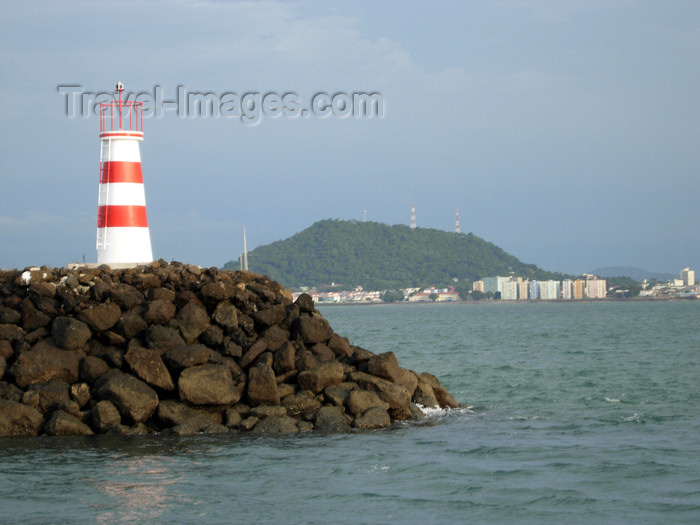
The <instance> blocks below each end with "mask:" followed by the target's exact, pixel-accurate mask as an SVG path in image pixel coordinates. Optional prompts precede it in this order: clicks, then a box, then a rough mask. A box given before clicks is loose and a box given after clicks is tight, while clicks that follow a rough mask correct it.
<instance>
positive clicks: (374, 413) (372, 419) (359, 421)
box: [352, 407, 391, 429]
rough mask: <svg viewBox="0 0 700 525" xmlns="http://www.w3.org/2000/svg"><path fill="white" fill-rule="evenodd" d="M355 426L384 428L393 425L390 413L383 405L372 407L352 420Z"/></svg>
mask: <svg viewBox="0 0 700 525" xmlns="http://www.w3.org/2000/svg"><path fill="white" fill-rule="evenodd" d="M352 424H353V426H354V427H355V428H365V429H368V428H384V427H388V426H390V425H391V417H389V413H388V412H387V411H386V410H385V409H383V408H381V407H372V408H370V409H368V410H367V412H365V413H364V414H362V415H360V416H357V417H356V418H355V419H354V421H353V422H352Z"/></svg>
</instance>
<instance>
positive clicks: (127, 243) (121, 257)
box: [97, 228, 153, 265]
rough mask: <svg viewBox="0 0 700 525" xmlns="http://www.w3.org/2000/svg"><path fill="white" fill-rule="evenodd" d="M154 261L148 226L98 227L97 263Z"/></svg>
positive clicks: (141, 262)
mask: <svg viewBox="0 0 700 525" xmlns="http://www.w3.org/2000/svg"><path fill="white" fill-rule="evenodd" d="M151 262H153V251H152V249H151V235H150V233H149V231H148V228H98V230H97V264H116V263H119V264H134V265H135V264H144V263H151Z"/></svg>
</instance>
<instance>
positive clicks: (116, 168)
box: [100, 160, 143, 184]
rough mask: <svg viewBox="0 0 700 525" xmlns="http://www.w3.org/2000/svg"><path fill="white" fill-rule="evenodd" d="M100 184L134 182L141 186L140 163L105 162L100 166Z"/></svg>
mask: <svg viewBox="0 0 700 525" xmlns="http://www.w3.org/2000/svg"><path fill="white" fill-rule="evenodd" d="M100 182H101V183H110V182H134V183H137V184H143V175H142V174H141V163H140V162H125V161H117V160H112V161H107V162H105V163H103V164H102V172H101V173H100Z"/></svg>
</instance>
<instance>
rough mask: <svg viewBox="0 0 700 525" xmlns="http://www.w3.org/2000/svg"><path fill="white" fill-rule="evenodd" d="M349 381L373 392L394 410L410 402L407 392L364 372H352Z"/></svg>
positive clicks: (409, 395) (402, 407)
mask: <svg viewBox="0 0 700 525" xmlns="http://www.w3.org/2000/svg"><path fill="white" fill-rule="evenodd" d="M350 379H351V380H352V381H354V382H355V383H357V384H358V385H359V386H360V387H361V388H363V389H366V390H373V391H375V392H376V393H377V394H378V395H379V397H380V398H381V399H382V400H384V401H386V402H387V403H389V408H392V409H394V410H402V409H404V408H406V407H407V406H408V404H409V403H410V402H411V394H410V393H409V392H408V390H406V389H405V388H404V387H402V386H399V385H395V384H394V383H392V382H391V381H387V380H386V379H382V378H380V377H375V376H373V375H370V374H366V373H364V372H352V373H350Z"/></svg>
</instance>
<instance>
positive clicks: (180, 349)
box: [163, 344, 210, 370]
mask: <svg viewBox="0 0 700 525" xmlns="http://www.w3.org/2000/svg"><path fill="white" fill-rule="evenodd" d="M209 355H210V353H209V348H207V347H206V346H204V345H202V344H194V345H185V344H182V345H180V346H177V347H175V348H173V349H171V350H168V351H167V352H165V353H164V354H163V360H164V361H165V363H166V364H167V365H168V366H169V367H171V368H173V369H175V370H180V369H183V368H189V367H191V366H199V365H203V364H205V363H207V362H208V361H209Z"/></svg>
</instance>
